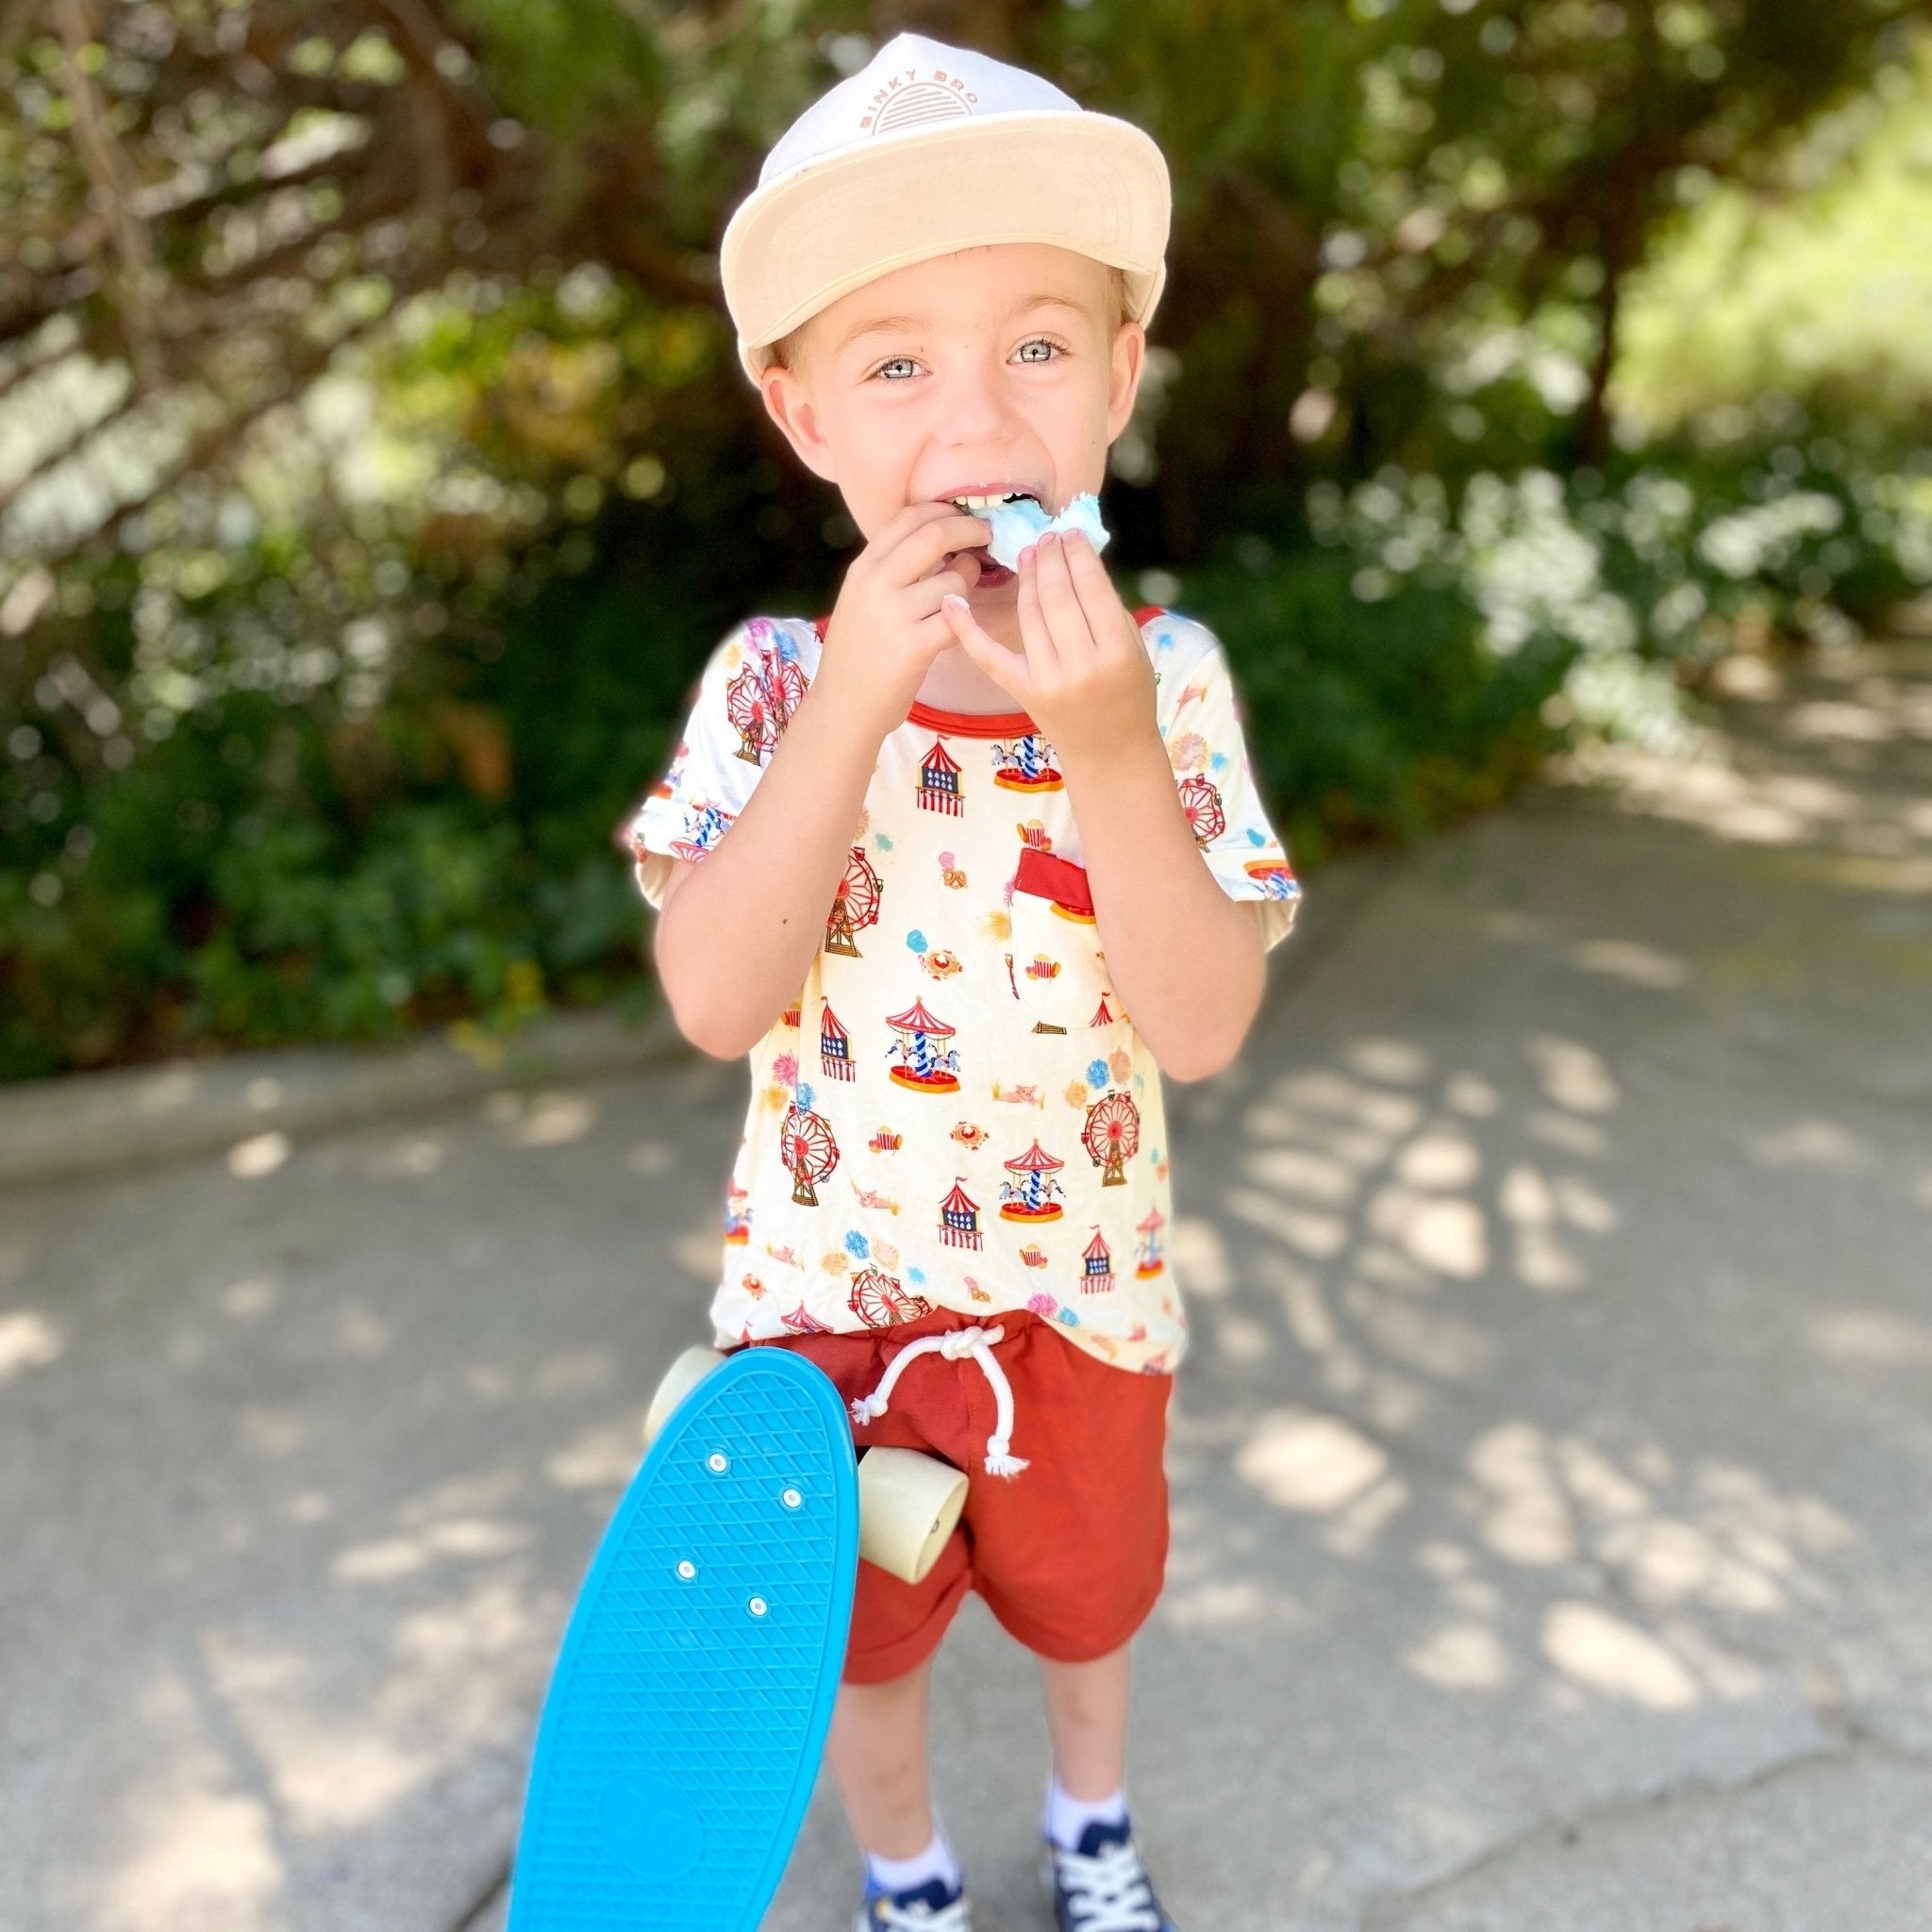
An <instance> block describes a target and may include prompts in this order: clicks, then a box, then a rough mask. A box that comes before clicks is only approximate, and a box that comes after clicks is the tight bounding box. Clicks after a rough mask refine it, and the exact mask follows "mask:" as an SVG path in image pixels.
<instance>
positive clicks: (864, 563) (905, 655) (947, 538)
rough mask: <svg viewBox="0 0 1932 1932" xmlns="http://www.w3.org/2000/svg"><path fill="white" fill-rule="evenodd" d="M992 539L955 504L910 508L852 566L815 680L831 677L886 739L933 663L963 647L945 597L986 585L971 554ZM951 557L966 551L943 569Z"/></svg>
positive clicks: (827, 629)
mask: <svg viewBox="0 0 1932 1932" xmlns="http://www.w3.org/2000/svg"><path fill="white" fill-rule="evenodd" d="M991 535H992V532H991V529H990V528H989V527H988V525H987V524H986V522H985V520H984V519H983V518H980V517H975V516H969V515H967V513H966V512H965V511H964V510H959V509H955V508H953V506H952V505H951V504H950V503H911V504H908V505H907V506H906V508H904V509H902V510H901V511H900V512H899V513H898V515H897V516H895V517H893V519H892V520H891V523H889V524H887V525H885V526H884V527H883V528H882V529H881V530H880V531H879V532H878V534H877V535H876V536H875V537H874V538H873V540H872V541H871V542H869V543H868V544H867V545H866V546H865V548H864V549H863V550H861V551H860V552H859V553H858V556H857V557H855V558H853V559H852V564H851V568H850V569H848V570H847V571H846V573H845V581H844V583H843V584H842V585H841V588H840V591H839V601H838V603H837V604H836V605H834V606H833V608H832V615H831V619H830V621H829V622H828V623H827V625H825V641H824V650H823V651H822V653H821V655H820V658H819V672H818V676H817V677H816V678H815V679H814V680H813V682H814V684H815V685H823V684H824V682H825V680H826V678H827V677H828V676H829V677H830V678H831V680H832V682H833V686H834V688H835V689H837V690H839V691H842V693H843V694H844V701H845V702H847V703H851V704H857V705H858V706H860V707H862V708H864V710H865V711H866V712H867V713H868V715H869V716H870V717H871V718H872V719H873V720H874V721H875V722H876V723H877V725H878V733H879V737H880V739H881V741H883V740H884V738H885V735H886V733H887V732H889V731H891V730H892V729H893V728H894V727H895V726H896V725H897V724H900V723H901V722H902V721H903V720H904V719H905V716H906V713H907V711H908V709H910V708H911V705H912V701H913V699H914V698H915V697H916V696H917V695H918V692H919V687H920V686H921V685H922V684H924V682H925V674H926V671H927V669H928V667H929V666H930V665H931V663H932V660H933V659H934V658H937V657H938V656H939V654H940V653H941V651H943V650H945V649H946V648H948V646H950V645H953V644H955V643H957V642H958V640H957V639H956V638H955V637H954V635H953V630H952V626H951V625H948V624H947V622H946V620H945V618H944V616H943V615H942V614H941V610H940V599H941V598H942V597H943V596H945V595H946V593H947V592H948V591H958V594H959V595H960V596H962V597H963V596H964V595H965V594H966V593H967V592H968V591H971V590H972V588H973V587H974V584H976V583H977V582H978V581H979V562H978V558H977V556H976V554H973V553H976V552H978V551H980V550H983V549H984V548H985V547H986V544H987V542H988V541H989V540H990V539H991ZM950 551H959V552H962V553H967V554H966V555H962V556H961V558H960V559H959V561H958V562H957V563H956V564H955V565H954V566H953V567H952V568H951V569H950V570H941V569H940V568H939V566H940V565H941V563H942V562H943V561H944V559H945V558H946V555H947V553H948V552H950ZM968 570H970V571H971V575H968V574H967V572H968Z"/></svg>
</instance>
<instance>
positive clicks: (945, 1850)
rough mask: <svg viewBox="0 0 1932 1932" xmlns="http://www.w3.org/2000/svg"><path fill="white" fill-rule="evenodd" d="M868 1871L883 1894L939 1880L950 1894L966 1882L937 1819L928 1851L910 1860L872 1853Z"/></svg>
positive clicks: (868, 1858) (867, 1859)
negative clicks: (943, 1882) (876, 1855)
mask: <svg viewBox="0 0 1932 1932" xmlns="http://www.w3.org/2000/svg"><path fill="white" fill-rule="evenodd" d="M865 1869H866V1871H867V1872H868V1873H869V1874H871V1876H872V1882H873V1883H874V1885H876V1886H877V1887H878V1888H879V1889H880V1890H882V1891H910V1890H912V1889H913V1887H914V1886H916V1885H929V1884H931V1883H932V1881H933V1880H934V1879H935V1878H943V1879H944V1880H945V1882H946V1890H948V1891H958V1890H959V1887H960V1885H961V1883H962V1882H963V1881H962V1879H961V1875H960V1872H959V1861H958V1859H957V1858H955V1857H954V1856H953V1847H952V1846H951V1845H950V1844H949V1843H948V1842H947V1841H946V1834H945V1830H944V1828H943V1827H942V1826H941V1824H940V1822H939V1820H938V1819H937V1818H935V1819H934V1820H933V1836H932V1842H931V1844H929V1845H927V1846H926V1848H925V1849H924V1851H923V1852H920V1853H918V1854H917V1855H916V1856H914V1857H910V1858H880V1857H874V1855H873V1854H872V1853H871V1852H868V1853H866V1855H865Z"/></svg>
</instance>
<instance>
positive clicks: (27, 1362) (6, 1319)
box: [0, 1308, 67, 1383]
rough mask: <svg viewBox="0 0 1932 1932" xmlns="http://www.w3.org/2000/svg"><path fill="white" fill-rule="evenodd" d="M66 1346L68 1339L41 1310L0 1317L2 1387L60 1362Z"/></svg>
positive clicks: (24, 1311)
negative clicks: (15, 1378)
mask: <svg viewBox="0 0 1932 1932" xmlns="http://www.w3.org/2000/svg"><path fill="white" fill-rule="evenodd" d="M66 1346H67V1342H66V1339H65V1337H63V1336H62V1335H61V1333H60V1331H59V1329H58V1328H57V1327H56V1326H55V1325H54V1324H53V1323H52V1322H51V1321H49V1320H48V1319H47V1317H46V1316H45V1315H43V1314H42V1313H41V1311H40V1310H39V1309H38V1308H14V1309H12V1310H10V1311H9V1312H8V1313H5V1314H0V1383H4V1382H10V1381H11V1380H12V1379H13V1378H14V1376H16V1375H23V1374H25V1373H26V1372H27V1371H28V1370H29V1369H43V1368H45V1367H46V1366H47V1364H48V1363H49V1362H56V1361H58V1360H59V1359H60V1356H61V1353H62V1352H63V1350H65V1348H66Z"/></svg>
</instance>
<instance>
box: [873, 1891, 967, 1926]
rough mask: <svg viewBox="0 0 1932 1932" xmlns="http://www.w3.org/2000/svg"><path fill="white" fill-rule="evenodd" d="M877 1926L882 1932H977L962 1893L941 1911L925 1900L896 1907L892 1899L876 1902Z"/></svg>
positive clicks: (942, 1907) (875, 1916)
mask: <svg viewBox="0 0 1932 1932" xmlns="http://www.w3.org/2000/svg"><path fill="white" fill-rule="evenodd" d="M872 1909H873V1924H874V1926H876V1927H877V1928H878V1932H973V1921H972V1919H971V1918H970V1917H969V1916H968V1915H967V1908H966V1898H965V1894H964V1893H963V1892H962V1893H961V1894H960V1896H959V1897H958V1898H956V1899H955V1900H954V1901H953V1902H952V1904H951V1905H949V1906H941V1907H940V1908H939V1910H938V1911H934V1910H933V1908H932V1907H930V1906H929V1905H927V1904H926V1903H925V1901H924V1899H922V1900H921V1901H920V1902H919V1904H917V1905H916V1906H895V1905H894V1904H893V1903H892V1901H891V1899H889V1898H882V1899H878V1900H876V1901H874V1905H873V1908H872Z"/></svg>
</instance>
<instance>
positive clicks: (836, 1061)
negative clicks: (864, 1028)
mask: <svg viewBox="0 0 1932 1932" xmlns="http://www.w3.org/2000/svg"><path fill="white" fill-rule="evenodd" d="M819 1064H820V1065H821V1066H822V1067H824V1070H825V1077H826V1078H827V1079H828V1080H851V1079H856V1078H857V1077H858V1068H856V1067H855V1066H854V1065H853V1064H852V1038H851V1035H850V1034H848V1033H847V1032H846V1031H845V1029H844V1027H842V1026H841V1025H840V1024H839V1021H838V1017H837V1015H836V1014H834V1013H833V1011H832V1009H831V1008H830V1007H823V1008H820V1010H819Z"/></svg>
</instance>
